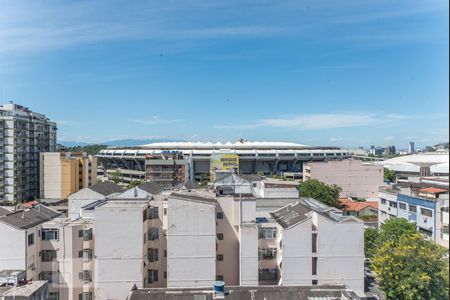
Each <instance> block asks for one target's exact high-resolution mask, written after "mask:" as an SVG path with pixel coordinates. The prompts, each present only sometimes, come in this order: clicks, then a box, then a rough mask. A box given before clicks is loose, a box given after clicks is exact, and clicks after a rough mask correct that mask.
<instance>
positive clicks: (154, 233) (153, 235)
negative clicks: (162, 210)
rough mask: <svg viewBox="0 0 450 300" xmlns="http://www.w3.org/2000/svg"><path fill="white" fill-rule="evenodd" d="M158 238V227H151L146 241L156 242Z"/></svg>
mask: <svg viewBox="0 0 450 300" xmlns="http://www.w3.org/2000/svg"><path fill="white" fill-rule="evenodd" d="M158 238H159V229H158V227H151V228H150V230H149V232H148V239H149V240H150V241H153V240H157V239H158Z"/></svg>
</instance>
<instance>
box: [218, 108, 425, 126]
mask: <svg viewBox="0 0 450 300" xmlns="http://www.w3.org/2000/svg"><path fill="white" fill-rule="evenodd" d="M414 118H417V117H416V116H412V115H400V114H380V113H378V114H375V113H364V112H355V113H333V114H312V115H300V116H293V117H285V118H271V119H261V120H256V121H255V122H252V123H248V124H236V125H217V126H215V128H217V129H256V128H263V127H270V128H292V129H302V130H317V129H331V128H348V127H361V126H375V125H386V124H391V123H395V122H398V121H401V120H406V119H414Z"/></svg>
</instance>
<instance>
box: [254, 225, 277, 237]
mask: <svg viewBox="0 0 450 300" xmlns="http://www.w3.org/2000/svg"><path fill="white" fill-rule="evenodd" d="M276 237H277V229H276V228H274V227H260V228H259V230H258V238H259V239H261V240H270V239H275V238H276Z"/></svg>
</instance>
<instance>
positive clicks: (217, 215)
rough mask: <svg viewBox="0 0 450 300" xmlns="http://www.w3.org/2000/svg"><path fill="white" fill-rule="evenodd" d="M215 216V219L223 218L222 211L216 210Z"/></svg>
mask: <svg viewBox="0 0 450 300" xmlns="http://www.w3.org/2000/svg"><path fill="white" fill-rule="evenodd" d="M216 218H217V219H223V212H221V211H218V212H217V213H216Z"/></svg>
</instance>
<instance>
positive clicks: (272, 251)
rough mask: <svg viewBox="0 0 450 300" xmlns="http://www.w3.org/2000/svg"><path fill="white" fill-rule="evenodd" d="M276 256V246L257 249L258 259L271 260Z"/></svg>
mask: <svg viewBox="0 0 450 300" xmlns="http://www.w3.org/2000/svg"><path fill="white" fill-rule="evenodd" d="M275 258H277V249H276V248H265V249H261V250H260V251H259V259H262V260H272V259H275Z"/></svg>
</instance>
